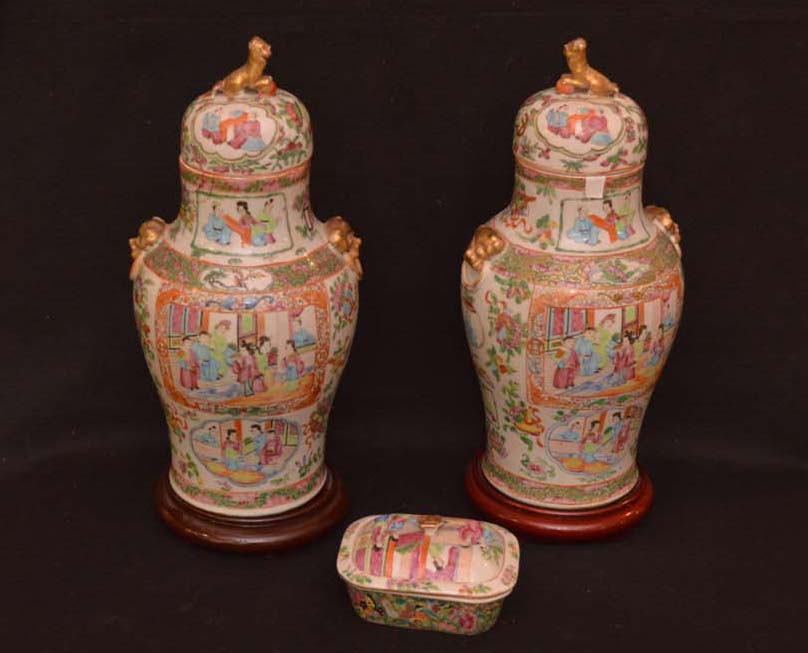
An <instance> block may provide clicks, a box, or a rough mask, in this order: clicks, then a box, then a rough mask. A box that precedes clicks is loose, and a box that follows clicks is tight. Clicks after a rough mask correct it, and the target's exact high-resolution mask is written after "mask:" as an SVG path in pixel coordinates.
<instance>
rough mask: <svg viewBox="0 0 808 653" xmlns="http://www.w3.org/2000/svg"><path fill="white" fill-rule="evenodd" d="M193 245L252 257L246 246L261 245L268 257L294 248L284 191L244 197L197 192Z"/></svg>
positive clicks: (210, 250) (215, 252)
mask: <svg viewBox="0 0 808 653" xmlns="http://www.w3.org/2000/svg"><path fill="white" fill-rule="evenodd" d="M197 212H198V216H199V220H198V221H197V227H196V232H195V234H194V246H195V247H197V248H198V249H201V250H203V251H205V252H210V253H213V254H222V255H233V256H245V255H246V256H250V255H251V254H249V252H248V253H245V252H244V249H245V248H246V249H248V250H249V249H250V248H261V250H260V251H259V252H256V253H255V255H261V256H268V255H271V254H277V253H279V252H284V251H287V250H289V249H291V247H292V236H291V233H290V230H289V223H288V220H287V208H286V198H285V196H284V195H283V193H271V194H269V195H265V196H262V197H255V198H249V199H247V198H243V197H227V196H221V195H208V194H207V193H202V192H198V193H197Z"/></svg>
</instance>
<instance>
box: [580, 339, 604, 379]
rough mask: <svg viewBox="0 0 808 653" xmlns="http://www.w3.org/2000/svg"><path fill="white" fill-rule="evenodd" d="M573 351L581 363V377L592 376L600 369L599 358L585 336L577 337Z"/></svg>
mask: <svg viewBox="0 0 808 653" xmlns="http://www.w3.org/2000/svg"><path fill="white" fill-rule="evenodd" d="M575 351H576V353H577V354H578V360H579V361H580V363H581V376H592V375H593V374H595V373H596V372H597V371H598V370H599V369H600V356H598V353H597V352H596V351H595V346H594V345H593V344H592V342H591V341H590V340H589V339H587V337H586V336H584V335H580V336H578V339H577V340H576V341H575Z"/></svg>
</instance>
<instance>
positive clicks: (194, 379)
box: [180, 350, 199, 390]
mask: <svg viewBox="0 0 808 653" xmlns="http://www.w3.org/2000/svg"><path fill="white" fill-rule="evenodd" d="M184 353H185V358H184V359H183V360H182V361H180V385H181V386H182V387H183V388H187V389H188V390H199V361H198V360H197V359H196V354H194V352H193V351H192V350H188V351H186V352H184Z"/></svg>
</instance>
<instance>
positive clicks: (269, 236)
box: [258, 197, 278, 244]
mask: <svg viewBox="0 0 808 653" xmlns="http://www.w3.org/2000/svg"><path fill="white" fill-rule="evenodd" d="M274 209H275V198H274V197H270V198H269V199H268V200H266V201H265V202H264V206H263V207H261V210H260V211H259V213H258V221H259V222H260V223H261V224H262V225H263V227H264V233H265V234H266V242H267V243H269V244H272V243H274V242H275V236H274V233H273V232H274V231H275V228H276V227H277V226H278V218H277V216H276V215H275V212H274Z"/></svg>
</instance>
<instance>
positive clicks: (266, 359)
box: [257, 336, 278, 385]
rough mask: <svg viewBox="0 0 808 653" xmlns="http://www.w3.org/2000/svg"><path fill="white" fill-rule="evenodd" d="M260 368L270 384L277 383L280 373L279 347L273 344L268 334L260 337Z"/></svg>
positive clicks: (258, 357)
mask: <svg viewBox="0 0 808 653" xmlns="http://www.w3.org/2000/svg"><path fill="white" fill-rule="evenodd" d="M257 359H258V368H259V369H260V370H261V372H263V374H264V379H265V381H266V383H267V384H268V385H272V384H273V383H275V378H276V376H277V374H278V348H277V347H273V346H272V340H270V339H269V338H268V337H267V336H261V337H260V338H258V356H257Z"/></svg>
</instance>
